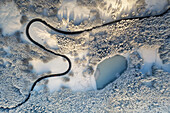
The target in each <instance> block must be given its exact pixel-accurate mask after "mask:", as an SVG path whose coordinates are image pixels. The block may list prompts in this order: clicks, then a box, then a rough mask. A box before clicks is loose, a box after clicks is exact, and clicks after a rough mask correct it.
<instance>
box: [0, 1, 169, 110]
mask: <svg viewBox="0 0 170 113" xmlns="http://www.w3.org/2000/svg"><path fill="white" fill-rule="evenodd" d="M11 1H12V0H7V1H6V2H3V1H0V84H1V85H0V86H1V87H0V112H11V113H13V112H78V113H79V112H165V113H168V112H170V109H169V107H170V103H169V102H170V97H169V95H170V94H169V92H170V87H169V85H170V83H169V81H170V73H169V72H170V68H169V67H170V57H169V56H170V52H169V51H170V42H169V41H170V39H169V36H170V34H169V33H170V32H169V31H170V26H169V22H170V12H169V11H168V12H167V13H166V14H164V15H163V16H160V17H150V18H145V19H142V20H139V19H132V20H122V21H120V22H117V23H114V24H111V25H108V26H105V27H102V28H97V29H95V30H93V31H91V32H84V33H83V34H80V35H72V36H65V35H62V34H57V33H55V32H54V31H51V30H50V29H48V28H47V27H46V26H43V25H42V24H41V23H34V25H32V26H31V30H30V34H31V36H32V37H33V38H34V39H35V40H37V41H38V42H40V43H41V44H43V45H45V46H46V47H47V48H50V49H51V50H53V51H55V52H57V53H61V54H64V55H67V56H68V57H69V58H70V59H71V62H72V63H73V67H72V70H71V71H70V72H69V73H68V74H67V75H65V76H63V77H59V78H50V79H45V80H42V81H41V82H40V83H38V84H37V86H36V87H35V89H34V91H33V92H31V97H30V99H29V100H28V101H27V102H26V103H24V104H23V105H21V106H20V107H18V108H16V109H13V110H10V109H3V108H7V107H9V108H10V107H13V106H16V105H17V104H18V103H21V102H22V101H23V100H24V99H25V98H26V97H27V95H28V93H29V90H30V87H31V85H32V84H33V83H34V81H35V80H36V79H37V78H38V77H40V76H45V75H46V74H49V73H58V72H62V71H65V70H64V69H66V68H67V62H65V60H64V59H61V58H60V57H56V56H54V55H52V54H50V53H47V52H46V51H44V50H42V49H41V48H39V47H37V46H36V45H34V44H32V43H31V42H30V41H29V40H28V39H27V37H26V35H25V27H26V25H27V23H28V22H29V21H30V20H31V19H33V18H36V17H39V18H42V19H44V20H46V21H47V22H48V23H50V24H51V25H53V26H55V27H56V28H59V29H63V30H70V31H76V30H82V29H87V28H91V27H92V26H96V25H100V24H102V23H104V22H109V21H112V20H115V19H123V18H129V17H132V18H133V17H135V16H147V15H155V14H160V13H162V12H163V11H164V10H165V9H166V8H167V7H168V6H167V4H168V3H167V2H169V1H166V0H162V2H161V3H159V2H158V1H159V0H155V2H151V1H152V0H145V1H144V0H142V1H141V2H139V1H136V3H135V1H133V0H127V1H126V0H122V1H121V0H115V2H111V0H107V1H104V0H96V1H94V0H87V1H84V0H77V1H76V0H72V1H69V0H62V1H58V0H40V1H38V2H37V0H22V1H20V0H15V1H12V2H11ZM70 4H71V5H70ZM84 10H86V11H84ZM142 12H143V13H142ZM115 17H116V18H115ZM116 54H121V55H123V56H125V57H126V58H127V59H128V70H127V71H125V72H124V73H123V74H122V75H121V76H120V77H119V78H118V79H117V80H116V81H114V82H113V83H111V84H110V85H108V86H107V87H106V88H104V89H102V90H96V83H95V79H94V73H95V70H96V67H97V65H98V64H99V63H100V62H101V61H103V60H104V59H106V58H108V57H111V56H114V55H116ZM106 68H107V67H106ZM2 107H3V108H2Z"/></svg>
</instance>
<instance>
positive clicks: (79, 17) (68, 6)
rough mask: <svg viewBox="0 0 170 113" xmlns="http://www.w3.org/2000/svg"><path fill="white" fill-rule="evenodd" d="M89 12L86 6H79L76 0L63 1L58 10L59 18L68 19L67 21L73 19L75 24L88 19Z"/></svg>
mask: <svg viewBox="0 0 170 113" xmlns="http://www.w3.org/2000/svg"><path fill="white" fill-rule="evenodd" d="M89 14H90V10H89V9H87V8H86V7H80V6H78V5H77V2H76V0H71V1H67V0H65V1H63V3H62V5H61V7H60V9H59V10H58V17H59V19H63V18H64V19H66V21H67V23H68V22H69V21H71V20H73V21H74V24H80V23H81V22H82V21H83V20H85V19H88V18H89Z"/></svg>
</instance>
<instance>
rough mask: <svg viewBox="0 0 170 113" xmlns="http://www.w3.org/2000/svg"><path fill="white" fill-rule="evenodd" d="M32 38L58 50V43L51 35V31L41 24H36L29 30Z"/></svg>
mask: <svg viewBox="0 0 170 113" xmlns="http://www.w3.org/2000/svg"><path fill="white" fill-rule="evenodd" d="M29 30H30V31H29V33H30V36H31V37H32V38H33V39H34V40H35V41H36V42H38V43H40V44H41V45H48V46H49V47H50V48H53V49H57V48H58V46H57V41H56V40H55V37H52V36H51V34H50V33H49V32H50V30H51V29H49V28H47V27H46V26H45V25H43V24H42V23H40V22H35V23H33V24H32V25H31V27H30V29H29Z"/></svg>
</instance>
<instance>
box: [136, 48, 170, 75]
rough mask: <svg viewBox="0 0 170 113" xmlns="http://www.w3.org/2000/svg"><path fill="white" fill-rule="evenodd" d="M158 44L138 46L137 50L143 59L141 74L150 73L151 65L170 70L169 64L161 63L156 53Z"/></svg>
mask: <svg viewBox="0 0 170 113" xmlns="http://www.w3.org/2000/svg"><path fill="white" fill-rule="evenodd" d="M158 48H159V46H152V47H150V46H143V47H141V48H139V50H138V52H139V54H140V56H141V57H142V58H143V59H144V64H143V66H142V69H141V72H142V73H143V74H145V73H149V74H151V67H152V66H153V65H156V66H157V67H158V68H161V69H163V70H165V71H167V72H170V68H168V67H170V64H163V63H162V60H161V59H160V57H159V54H158Z"/></svg>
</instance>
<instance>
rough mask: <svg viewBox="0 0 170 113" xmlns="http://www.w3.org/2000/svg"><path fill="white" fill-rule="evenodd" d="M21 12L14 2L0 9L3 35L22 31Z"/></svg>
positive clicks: (0, 24) (0, 23) (0, 25)
mask: <svg viewBox="0 0 170 113" xmlns="http://www.w3.org/2000/svg"><path fill="white" fill-rule="evenodd" d="M20 18H21V15H20V12H19V11H18V9H17V7H16V6H15V4H14V3H13V2H10V3H8V4H4V5H3V6H1V7H0V27H1V28H2V29H3V30H2V34H3V35H11V34H13V33H15V32H16V31H18V30H20V28H21V23H20Z"/></svg>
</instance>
